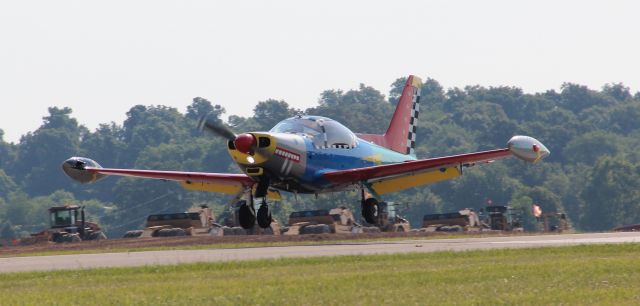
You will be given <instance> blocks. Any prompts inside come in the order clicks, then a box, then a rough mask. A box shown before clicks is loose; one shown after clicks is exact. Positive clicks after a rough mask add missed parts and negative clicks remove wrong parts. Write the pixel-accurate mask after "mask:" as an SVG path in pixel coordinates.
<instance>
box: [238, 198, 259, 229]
mask: <svg viewBox="0 0 640 306" xmlns="http://www.w3.org/2000/svg"><path fill="white" fill-rule="evenodd" d="M238 219H239V220H238V221H239V222H240V226H242V228H244V229H250V228H253V225H254V224H256V215H255V211H254V210H253V207H250V205H247V203H246V202H245V203H243V204H242V205H240V208H239V209H238Z"/></svg>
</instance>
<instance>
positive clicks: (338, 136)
mask: <svg viewBox="0 0 640 306" xmlns="http://www.w3.org/2000/svg"><path fill="white" fill-rule="evenodd" d="M270 132H275V133H292V134H300V135H304V136H307V137H309V138H311V139H312V140H313V145H314V146H315V147H316V148H319V149H328V148H334V149H353V148H355V147H356V135H355V134H354V133H353V132H351V130H349V129H348V128H347V127H345V126H344V125H342V124H340V123H339V122H337V121H334V120H332V119H329V118H325V117H318V116H296V117H293V118H289V119H285V120H283V121H281V122H280V123H278V124H277V125H276V126H274V127H273V128H272V129H271V131H270Z"/></svg>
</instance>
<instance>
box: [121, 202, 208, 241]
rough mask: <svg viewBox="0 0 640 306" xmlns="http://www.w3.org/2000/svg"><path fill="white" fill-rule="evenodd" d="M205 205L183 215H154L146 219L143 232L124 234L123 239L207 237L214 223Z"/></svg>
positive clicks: (134, 231)
mask: <svg viewBox="0 0 640 306" xmlns="http://www.w3.org/2000/svg"><path fill="white" fill-rule="evenodd" d="M213 220H214V216H213V211H211V209H210V208H209V207H208V206H207V205H201V206H199V207H192V208H190V209H189V210H187V212H183V213H167V214H154V215H149V216H148V217H147V223H146V224H145V227H144V229H143V230H133V231H128V232H127V233H125V235H124V237H123V238H135V237H173V236H196V235H209V232H210V231H211V228H212V227H214V226H219V225H216V224H215V223H214V221H213Z"/></svg>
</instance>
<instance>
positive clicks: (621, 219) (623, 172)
mask: <svg viewBox="0 0 640 306" xmlns="http://www.w3.org/2000/svg"><path fill="white" fill-rule="evenodd" d="M638 186H640V171H639V169H638V166H637V165H633V164H631V163H629V162H628V161H626V160H624V159H623V158H621V157H617V156H616V157H611V156H608V157H602V158H600V159H599V160H598V162H597V163H596V165H595V167H593V170H592V171H591V175H590V177H589V180H588V181H587V185H586V186H585V189H584V190H583V191H582V195H581V196H582V198H583V200H584V207H583V208H582V209H583V215H582V220H581V224H582V227H583V228H584V229H586V230H597V231H602V230H610V229H611V228H613V227H615V226H620V225H627V224H634V223H637V222H638V218H640V192H638Z"/></svg>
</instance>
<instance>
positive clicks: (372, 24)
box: [0, 0, 640, 142]
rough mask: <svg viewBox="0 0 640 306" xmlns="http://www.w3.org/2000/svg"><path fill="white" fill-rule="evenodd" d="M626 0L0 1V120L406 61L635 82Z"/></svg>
mask: <svg viewBox="0 0 640 306" xmlns="http://www.w3.org/2000/svg"><path fill="white" fill-rule="evenodd" d="M638 12H640V2H638V1H619V0H609V1H604V0H603V1H584V0H583V1H570V0H566V1H547V0H536V1H527V0H525V1H495V0H488V1H473V0H468V1H456V0H443V1H344V0H340V1H333V0H323V1H253V0H244V1H211V0H209V1H188V0H180V1H177V0H176V1H162V0H136V1H130V0H129V1H118V0H112V1H87V0H81V1H72V0H69V1H2V2H0V129H2V130H3V131H4V133H5V135H4V139H5V141H9V142H17V141H19V139H20V137H21V135H23V134H25V133H27V132H29V131H34V130H36V129H37V128H38V127H39V126H40V125H41V124H42V117H44V116H46V115H47V113H48V112H47V108H48V107H50V106H58V107H65V106H67V107H71V108H72V109H73V116H74V117H75V118H77V119H78V121H79V122H80V123H81V124H83V125H85V126H87V127H88V128H90V129H92V130H93V129H95V128H96V127H97V126H98V124H100V123H108V122H111V121H115V122H117V123H122V121H123V120H124V119H125V118H126V112H127V111H128V110H129V109H130V108H131V107H132V106H134V105H137V104H143V105H152V104H153V105H168V106H173V107H176V108H178V109H179V110H180V111H181V112H185V110H186V107H187V105H189V104H190V103H191V101H192V99H193V98H194V97H198V96H200V97H203V98H206V99H208V100H210V101H212V102H213V103H214V104H220V105H222V106H223V107H225V108H226V110H227V115H229V114H233V115H241V116H250V115H251V114H252V111H253V108H254V106H255V104H256V103H257V102H259V101H264V100H266V99H269V98H274V99H283V100H285V101H286V102H287V103H289V104H290V105H291V106H293V107H296V108H301V109H304V108H308V107H312V106H315V105H316V104H317V101H318V97H319V95H320V93H321V92H322V91H324V90H327V89H342V90H349V89H354V88H357V87H358V86H359V84H360V83H364V84H366V85H369V86H373V87H374V88H376V89H378V90H380V91H381V92H383V93H385V94H387V93H388V91H389V89H390V84H391V83H392V82H393V81H394V80H395V79H397V78H398V77H402V76H406V75H409V74H416V75H418V76H421V77H422V78H426V77H430V78H433V79H435V80H437V81H439V82H440V83H441V84H442V85H443V86H444V87H445V88H451V87H464V86H466V85H483V86H501V85H508V86H517V87H520V88H522V89H523V90H524V91H525V92H531V93H532V92H541V91H546V90H548V89H556V90H557V89H559V88H560V86H561V85H562V83H564V82H573V83H579V84H583V85H587V86H589V87H590V88H593V89H600V88H601V87H602V85H604V84H605V83H613V82H616V83H617V82H622V83H624V84H625V85H626V86H628V87H630V88H631V90H632V92H634V93H635V92H636V91H638V90H640V18H638Z"/></svg>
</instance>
